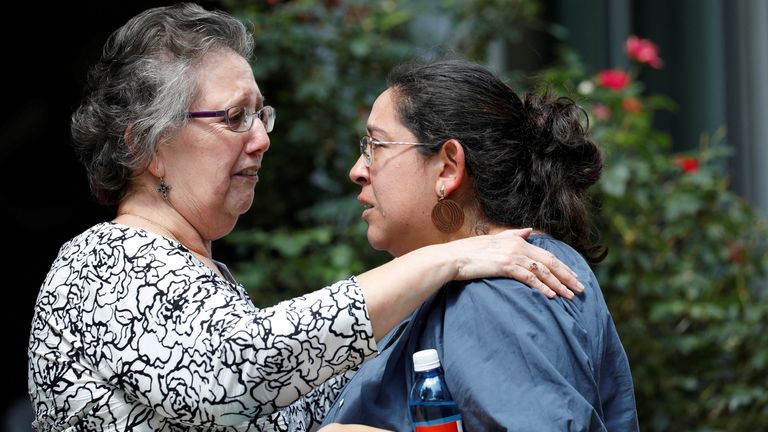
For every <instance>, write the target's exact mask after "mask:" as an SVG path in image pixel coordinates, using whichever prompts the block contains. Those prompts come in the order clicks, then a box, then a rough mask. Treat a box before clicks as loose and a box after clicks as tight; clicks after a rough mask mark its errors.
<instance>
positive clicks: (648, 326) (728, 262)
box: [539, 38, 768, 431]
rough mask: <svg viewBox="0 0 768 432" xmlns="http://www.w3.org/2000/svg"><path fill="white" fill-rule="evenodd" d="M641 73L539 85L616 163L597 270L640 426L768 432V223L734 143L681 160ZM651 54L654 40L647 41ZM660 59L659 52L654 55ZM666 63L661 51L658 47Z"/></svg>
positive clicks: (646, 61) (601, 214) (718, 139)
mask: <svg viewBox="0 0 768 432" xmlns="http://www.w3.org/2000/svg"><path fill="white" fill-rule="evenodd" d="M637 41H638V40H637V38H631V39H630V41H628V44H627V51H628V53H629V54H630V56H631V59H632V60H634V62H633V63H632V66H631V69H630V70H629V71H624V70H610V71H602V72H600V73H599V74H598V75H596V76H590V75H588V74H586V73H585V71H584V68H583V66H582V65H581V64H580V63H579V61H578V59H577V58H575V57H574V56H573V55H566V56H564V57H565V59H566V61H565V62H564V66H562V67H558V68H553V69H550V70H547V71H544V72H543V73H542V74H541V76H540V78H541V81H540V83H539V85H540V86H543V87H546V88H555V89H557V90H558V91H559V92H561V93H562V94H566V95H568V96H570V97H572V98H574V99H576V100H578V101H580V103H581V104H582V106H583V107H584V108H585V110H586V111H587V113H588V114H589V120H590V123H591V128H592V134H593V136H594V137H595V140H596V141H597V142H598V143H599V145H600V146H601V148H602V150H603V152H604V155H605V167H606V169H605V173H604V177H603V178H602V179H601V181H600V183H599V187H597V188H595V189H594V193H593V196H592V199H593V202H594V203H595V205H596V214H597V215H598V218H597V224H598V225H599V227H600V232H601V233H602V234H603V241H604V243H605V244H606V245H607V246H608V248H609V253H608V257H607V259H606V260H605V261H604V262H603V263H601V264H598V265H597V266H595V271H596V273H597V275H598V278H599V280H600V281H601V284H602V288H603V290H604V291H605V294H606V298H607V300H608V302H609V307H610V309H611V311H612V314H613V317H614V320H615V321H616V324H617V327H618V330H619V333H620V335H621V337H622V341H623V343H624V345H625V347H626V349H627V352H628V355H629V358H630V363H631V366H632V371H633V376H634V381H635V386H636V395H637V402H638V409H639V412H640V420H641V427H642V428H643V430H655V431H667V430H670V431H671V430H689V431H715V430H722V431H753V430H765V429H766V428H768V336H767V335H766V333H765V331H764V325H765V323H766V322H768V291H766V289H765V287H764V286H762V285H761V283H763V282H764V281H765V276H766V270H768V260H767V258H768V255H767V254H766V251H767V250H768V248H767V245H766V241H768V235H767V233H768V231H767V229H766V221H765V219H764V218H762V217H760V215H758V214H756V213H755V211H754V210H753V209H752V208H751V207H750V205H748V204H747V203H746V202H744V201H743V200H742V199H741V198H739V197H738V196H736V195H735V194H734V193H732V192H731V191H730V189H729V188H728V178H727V176H726V175H724V173H723V169H722V167H723V166H724V161H725V159H726V157H727V156H728V154H729V152H728V149H727V147H725V146H724V145H723V143H722V139H723V136H722V132H720V133H718V134H716V135H715V136H712V137H708V136H703V137H702V139H701V142H700V143H699V148H698V149H697V150H696V151H692V152H688V153H684V154H676V153H674V152H672V151H671V143H670V140H669V138H668V136H666V135H665V134H663V133H661V132H659V131H658V130H655V129H654V127H653V114H654V112H655V111H657V110H659V109H673V108H674V104H673V103H672V101H670V100H668V99H667V98H664V97H661V96H645V95H644V94H643V86H642V84H641V83H640V82H639V81H638V80H637V75H638V72H639V69H640V68H641V67H643V66H653V65H656V67H661V64H660V60H659V59H658V58H656V59H655V60H654V57H653V56H651V57H650V58H646V57H638V56H637V53H636V52H633V51H632V47H633V46H632V43H636V42H637ZM643 42H645V43H648V44H650V42H649V41H643ZM651 46H652V44H651ZM654 52H655V48H654Z"/></svg>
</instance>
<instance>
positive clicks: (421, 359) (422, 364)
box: [413, 349, 440, 372]
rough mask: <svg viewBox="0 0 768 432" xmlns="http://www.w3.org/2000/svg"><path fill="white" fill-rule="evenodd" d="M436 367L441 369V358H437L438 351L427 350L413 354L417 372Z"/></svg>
mask: <svg viewBox="0 0 768 432" xmlns="http://www.w3.org/2000/svg"><path fill="white" fill-rule="evenodd" d="M436 367H440V358H439V357H438V356H437V350H435V349H425V350H421V351H416V352H415V353H413V370H415V371H416V372H423V371H425V370H430V369H434V368H436Z"/></svg>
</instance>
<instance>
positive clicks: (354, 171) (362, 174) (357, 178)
mask: <svg viewBox="0 0 768 432" xmlns="http://www.w3.org/2000/svg"><path fill="white" fill-rule="evenodd" d="M349 179H350V180H352V182H353V183H356V184H357V185H359V186H365V185H367V184H368V183H370V177H369V173H368V167H367V166H365V161H364V160H363V155H360V157H358V158H357V161H355V164H354V165H352V168H350V170H349Z"/></svg>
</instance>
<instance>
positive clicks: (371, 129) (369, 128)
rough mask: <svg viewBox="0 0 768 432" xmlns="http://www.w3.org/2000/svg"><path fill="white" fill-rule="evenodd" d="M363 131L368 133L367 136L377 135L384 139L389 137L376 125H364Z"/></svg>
mask: <svg viewBox="0 0 768 432" xmlns="http://www.w3.org/2000/svg"><path fill="white" fill-rule="evenodd" d="M365 129H366V130H367V131H368V134H374V133H379V134H381V135H384V137H385V138H387V137H388V136H389V135H387V132H386V131H385V130H384V129H382V128H380V127H378V126H376V125H366V127H365Z"/></svg>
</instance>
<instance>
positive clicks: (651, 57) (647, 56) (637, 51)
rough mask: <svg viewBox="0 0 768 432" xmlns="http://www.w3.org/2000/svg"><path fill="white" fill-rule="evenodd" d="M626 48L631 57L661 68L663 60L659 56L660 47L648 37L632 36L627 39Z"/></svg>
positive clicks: (655, 67)
mask: <svg viewBox="0 0 768 432" xmlns="http://www.w3.org/2000/svg"><path fill="white" fill-rule="evenodd" d="M625 49H626V50H627V54H628V55H629V57H630V58H632V59H635V60H636V61H638V62H640V63H643V64H647V65H648V66H650V67H652V68H654V69H661V65H662V61H661V59H660V58H659V49H658V48H657V47H656V45H654V43H653V42H651V41H649V40H648V39H640V38H639V37H637V36H630V37H629V39H627V43H626V45H625Z"/></svg>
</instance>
